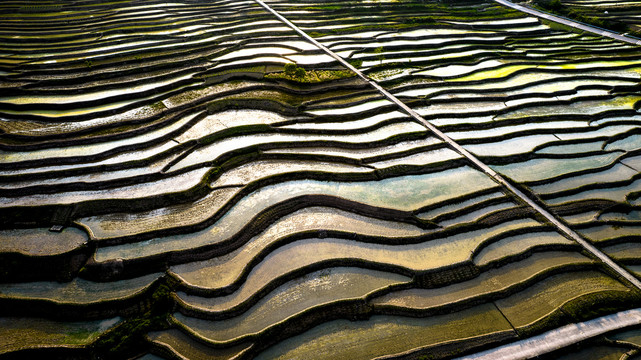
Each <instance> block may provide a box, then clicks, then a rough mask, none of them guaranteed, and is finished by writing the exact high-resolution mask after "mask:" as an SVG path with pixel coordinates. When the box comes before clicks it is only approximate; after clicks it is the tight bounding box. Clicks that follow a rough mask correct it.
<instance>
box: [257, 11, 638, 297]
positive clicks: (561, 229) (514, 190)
mask: <svg viewBox="0 0 641 360" xmlns="http://www.w3.org/2000/svg"><path fill="white" fill-rule="evenodd" d="M254 2H256V3H257V4H259V5H260V6H262V7H263V8H264V9H265V10H267V11H269V12H270V13H272V14H273V15H274V16H276V17H277V18H278V19H279V20H280V21H282V22H283V23H285V24H286V25H287V26H289V27H290V28H292V29H293V30H294V31H296V32H297V33H298V34H299V35H300V36H302V37H303V38H305V39H306V40H307V41H309V42H311V43H312V44H314V45H316V46H317V47H318V48H320V49H321V50H323V51H324V52H325V53H326V54H328V55H329V56H331V57H332V58H334V59H336V61H338V62H339V63H341V64H342V65H343V66H345V67H346V68H348V69H350V70H351V71H353V72H354V73H355V74H356V75H358V77H360V78H361V79H363V80H364V81H366V82H367V83H369V84H370V85H371V86H372V87H374V88H375V89H376V90H377V91H378V92H379V93H380V94H382V95H383V96H384V97H385V98H386V99H388V100H389V101H391V102H393V103H394V104H396V105H397V106H398V107H399V108H401V109H402V110H403V111H404V112H405V113H407V114H408V115H409V116H411V117H412V118H413V119H414V120H416V121H417V122H418V123H419V124H421V125H423V126H425V127H426V128H427V129H429V130H430V131H432V132H433V133H434V134H435V135H436V136H437V137H438V138H440V139H441V140H443V141H444V142H446V143H447V144H448V145H450V146H451V147H452V148H453V149H454V150H455V151H456V152H458V153H459V154H461V155H462V156H464V157H465V158H466V159H468V160H469V161H470V162H472V163H473V164H474V165H475V166H476V167H477V168H479V169H480V170H481V171H483V172H484V173H485V174H486V175H488V176H489V177H491V178H492V179H494V181H496V182H497V183H499V184H500V185H501V186H503V188H505V189H507V190H508V192H511V193H513V194H514V195H515V196H516V197H518V198H519V199H520V200H521V201H523V202H524V203H526V204H527V205H528V206H530V207H532V208H533V209H534V210H535V211H536V212H538V213H539V214H541V215H542V216H543V217H545V219H547V220H548V221H549V222H550V223H551V224H553V225H554V227H555V228H556V229H557V230H558V231H559V232H560V233H562V234H565V235H566V236H568V237H570V238H571V239H573V240H574V241H576V242H577V243H578V244H579V245H581V247H583V249H585V250H586V251H587V252H589V253H590V254H592V255H593V256H595V257H596V258H598V259H599V260H600V261H602V262H603V263H604V264H605V265H606V266H607V267H609V268H610V269H612V270H613V271H614V272H615V273H617V274H618V275H619V276H621V277H622V278H624V279H626V280H627V281H628V282H629V283H631V284H632V285H634V286H635V287H636V288H638V289H640V290H641V281H639V280H638V279H637V278H636V277H634V276H633V275H632V274H630V273H629V272H627V271H626V270H625V269H623V268H622V267H621V266H619V265H618V264H616V263H615V262H614V261H613V260H612V259H610V258H609V257H608V256H607V255H606V254H605V253H603V252H602V251H600V250H599V249H597V248H596V247H595V246H593V245H592V244H590V243H589V242H588V241H587V240H585V239H583V238H582V237H581V236H580V235H579V234H578V233H576V232H575V231H573V230H572V229H570V228H569V227H567V226H566V225H565V224H563V223H562V222H561V221H560V220H559V219H558V218H557V217H556V216H554V215H553V214H552V213H551V212H549V211H548V210H546V209H544V208H543V207H541V206H540V205H539V204H537V203H536V202H535V201H534V200H533V199H531V198H530V197H528V196H527V195H526V194H524V193H523V192H522V191H520V190H519V189H517V188H516V187H515V186H514V185H512V184H511V183H510V182H508V181H507V180H506V179H505V178H504V177H503V176H501V175H500V174H498V173H496V172H495V171H494V170H492V169H491V168H490V167H489V166H487V165H486V164H484V163H483V162H481V161H480V160H479V159H478V158H477V157H476V156H474V155H473V154H471V153H470V152H469V151H467V150H465V149H464V148H463V147H462V146H461V145H459V144H458V143H456V142H455V141H454V140H452V139H451V138H450V137H449V136H447V135H446V134H444V133H443V132H442V131H440V130H439V129H438V128H437V127H436V126H434V125H433V124H431V123H430V122H429V121H427V120H425V119H424V118H423V117H422V116H421V115H419V114H418V113H417V112H415V111H414V110H412V109H411V108H410V107H409V106H407V105H406V104H405V103H403V102H402V101H401V100H399V99H398V98H397V97H395V96H394V95H392V94H391V93H390V92H389V91H387V90H385V89H384V88H383V87H382V86H380V85H379V84H378V83H376V82H375V81H374V80H372V79H370V78H368V77H367V76H365V74H363V73H362V72H360V71H359V70H358V69H357V68H355V67H354V66H352V65H351V64H350V63H348V62H347V61H346V60H345V59H343V58H342V57H340V56H339V55H337V54H336V53H334V52H333V51H331V50H330V49H329V48H327V47H326V46H324V45H323V44H321V43H319V42H318V41H316V40H315V39H313V38H312V37H311V36H309V35H308V34H307V33H305V32H304V31H303V30H301V29H300V28H298V27H297V26H296V25H294V23H292V22H291V21H289V20H288V19H287V18H285V17H284V16H282V15H281V14H280V13H278V12H277V11H276V10H274V9H272V8H271V7H270V6H269V5H267V4H266V3H265V2H263V1H262V0H254Z"/></svg>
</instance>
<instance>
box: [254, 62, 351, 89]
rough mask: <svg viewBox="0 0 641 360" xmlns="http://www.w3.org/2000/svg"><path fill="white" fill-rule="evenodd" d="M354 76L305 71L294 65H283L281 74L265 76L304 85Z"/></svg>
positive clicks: (339, 72) (343, 72)
mask: <svg viewBox="0 0 641 360" xmlns="http://www.w3.org/2000/svg"><path fill="white" fill-rule="evenodd" d="M354 76H356V74H354V73H353V72H351V71H350V70H305V69H303V68H301V67H298V66H296V65H294V64H287V65H285V69H284V70H283V71H281V72H275V73H271V74H267V75H265V77H266V78H268V79H287V80H292V81H296V82H299V83H305V84H314V83H322V82H325V81H332V80H340V79H347V78H351V77H354Z"/></svg>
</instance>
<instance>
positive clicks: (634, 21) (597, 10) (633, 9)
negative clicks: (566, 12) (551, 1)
mask: <svg viewBox="0 0 641 360" xmlns="http://www.w3.org/2000/svg"><path fill="white" fill-rule="evenodd" d="M561 3H562V4H563V5H565V6H566V7H567V8H568V9H573V10H575V11H580V12H582V13H584V14H585V15H586V16H592V17H596V18H600V19H603V20H609V21H612V22H621V23H624V24H627V25H628V26H629V27H630V30H632V31H634V32H635V33H637V34H638V33H639V32H640V31H641V3H640V2H639V1H636V0H623V1H608V0H579V1H574V0H563V1H561Z"/></svg>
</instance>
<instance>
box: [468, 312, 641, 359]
mask: <svg viewBox="0 0 641 360" xmlns="http://www.w3.org/2000/svg"><path fill="white" fill-rule="evenodd" d="M640 324H641V309H633V310H626V311H622V312H619V313H616V314H612V315H607V316H603V317H600V318H596V319H593V320H590V321H585V322H581V323H578V324H569V325H566V326H562V327H560V328H558V329H554V330H550V331H548V332H545V333H543V334H541V335H537V336H534V337H531V338H529V339H524V340H520V341H516V342H514V343H511V344H507V345H504V346H499V347H498V348H495V349H490V350H486V351H483V352H480V353H477V354H473V355H469V356H464V357H461V358H458V359H456V360H526V359H532V358H536V357H538V356H541V355H545V354H548V353H551V352H553V351H556V350H560V349H563V348H565V347H568V346H570V345H572V344H576V343H578V342H580V341H585V340H589V339H592V338H595V337H597V336H600V335H603V334H607V333H609V332H612V331H617V330H621V329H625V328H628V327H632V326H637V325H640ZM621 359H623V357H622V358H621Z"/></svg>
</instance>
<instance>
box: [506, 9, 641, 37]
mask: <svg viewBox="0 0 641 360" xmlns="http://www.w3.org/2000/svg"><path fill="white" fill-rule="evenodd" d="M494 1H495V2H497V3H499V4H501V5H503V6H507V7H510V8H512V9H514V10H517V11H520V12H524V13H526V14H530V15H534V16H536V17H540V18H543V19H546V20H550V21H553V22H555V23H559V24H563V25H566V26H570V27H573V28H575V29H579V30H583V31H587V32H591V33H593V34H597V35H600V36H605V37H609V38H611V39H614V40H619V41H623V42H626V43H628V44H632V45H641V40H639V39H634V38H631V37H629V36H625V35H621V34H617V33H615V32H612V31H607V30H604V29H599V28H596V27H594V26H590V25H587V24H582V23H580V22H577V21H573V20H570V19H566V18H562V17H560V16H556V15H553V14H550V13H547V12H544V11H539V10H536V9H532V8H530V7H526V6H522V5H518V4H515V3H513V2H511V1H508V0H494Z"/></svg>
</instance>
